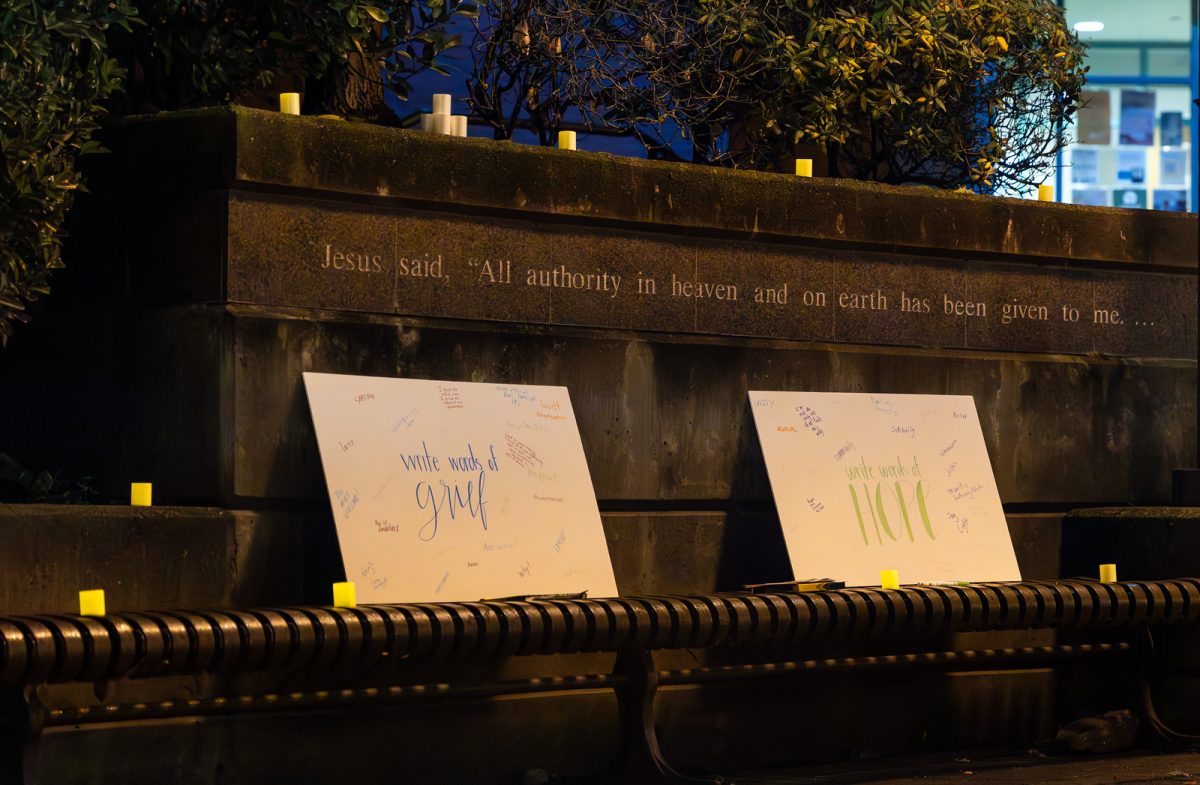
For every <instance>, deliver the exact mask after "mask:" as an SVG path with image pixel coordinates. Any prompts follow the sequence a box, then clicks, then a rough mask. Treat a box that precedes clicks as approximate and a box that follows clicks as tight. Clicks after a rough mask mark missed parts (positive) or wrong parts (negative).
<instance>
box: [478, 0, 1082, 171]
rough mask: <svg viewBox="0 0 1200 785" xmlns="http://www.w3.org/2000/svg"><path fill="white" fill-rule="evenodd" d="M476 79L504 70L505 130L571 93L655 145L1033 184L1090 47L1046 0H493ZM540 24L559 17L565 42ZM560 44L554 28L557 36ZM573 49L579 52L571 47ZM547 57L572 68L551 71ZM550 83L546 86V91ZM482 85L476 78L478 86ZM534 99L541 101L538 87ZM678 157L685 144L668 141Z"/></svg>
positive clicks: (703, 154) (734, 158)
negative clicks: (811, 154)
mask: <svg viewBox="0 0 1200 785" xmlns="http://www.w3.org/2000/svg"><path fill="white" fill-rule="evenodd" d="M488 7H489V9H491V8H492V7H495V8H496V9H497V11H498V13H499V16H500V18H501V19H502V20H503V21H504V24H503V25H501V26H499V27H496V28H495V31H493V33H492V34H491V36H490V37H489V36H487V35H482V36H477V43H476V47H475V54H476V65H475V68H476V73H475V75H474V76H473V80H472V82H470V83H469V86H473V85H479V84H488V85H491V86H492V87H493V88H495V86H496V84H497V82H496V80H495V79H494V75H495V74H497V73H500V74H501V75H512V74H518V75H519V74H537V75H538V78H537V79H536V80H533V82H532V86H533V87H537V88H538V89H535V90H531V89H530V81H529V80H528V79H526V81H522V80H521V79H509V81H508V82H499V84H500V85H501V86H503V85H505V84H508V85H512V86H513V87H512V92H513V95H510V96H509V97H508V103H507V104H503V102H502V101H499V100H496V99H495V98H492V100H491V106H490V107H489V106H487V105H485V103H484V102H483V101H481V100H480V99H479V98H478V97H476V98H475V100H474V103H475V104H476V107H477V110H478V109H483V110H490V112H491V114H492V115H493V116H495V117H499V118H505V113H504V112H501V111H497V110H496V108H495V107H497V106H501V105H503V106H504V107H505V108H506V111H507V112H508V115H507V118H506V119H505V120H504V121H505V122H507V123H508V124H509V125H510V126H511V125H513V124H515V122H516V117H517V115H518V114H519V113H521V112H526V113H527V114H528V116H529V117H530V118H531V120H532V122H533V124H534V125H535V126H536V125H538V122H537V117H536V111H537V109H538V107H542V106H545V105H546V102H545V101H544V100H542V99H541V98H539V96H541V95H542V94H543V93H544V89H543V88H542V87H539V86H544V85H546V84H556V85H558V87H557V89H558V91H559V95H558V97H557V100H558V101H559V103H560V104H565V105H567V106H570V107H574V108H577V109H579V110H580V111H582V112H583V115H584V117H585V118H586V119H587V120H588V121H589V122H590V123H592V124H598V125H605V126H609V127H613V128H616V129H619V130H623V131H627V132H631V133H634V134H636V135H637V136H638V137H639V138H641V139H642V140H643V142H644V143H645V144H646V146H647V149H648V151H649V152H650V153H651V155H656V156H659V157H670V154H669V153H668V152H666V151H677V150H678V149H679V148H680V146H681V145H680V142H681V140H682V141H683V142H684V143H686V145H687V146H690V150H691V155H690V156H689V157H690V158H691V159H692V160H693V161H698V162H702V163H716V164H725V165H732V166H744V167H753V168H767V169H770V168H787V165H788V164H789V163H790V160H791V158H793V157H795V155H796V152H797V146H798V145H804V146H807V147H809V148H813V147H815V148H818V149H819V150H820V151H823V152H824V154H825V156H826V157H827V160H828V170H829V173H830V174H831V175H832V176H843V177H854V178H859V179H868V180H878V181H883V182H893V183H901V182H916V183H925V184H930V185H937V186H943V187H954V186H968V187H971V188H974V189H976V190H980V191H991V190H994V189H997V188H1001V187H1003V188H1009V189H1014V190H1018V191H1020V190H1026V189H1028V188H1030V187H1032V186H1033V185H1036V184H1037V183H1039V182H1041V181H1042V179H1043V178H1044V174H1045V170H1046V168H1047V167H1048V166H1049V165H1050V164H1051V163H1052V162H1053V160H1054V157H1055V154H1056V153H1057V151H1058V149H1059V148H1060V147H1061V145H1062V143H1063V139H1062V137H1061V134H1060V129H1061V127H1062V125H1063V124H1064V123H1065V122H1066V121H1067V120H1068V119H1069V118H1070V116H1071V115H1072V114H1073V112H1074V111H1075V109H1076V107H1077V105H1078V102H1079V99H1080V94H1081V91H1082V87H1083V81H1084V74H1085V72H1086V70H1087V69H1086V68H1085V67H1084V66H1083V45H1082V44H1080V42H1079V40H1078V39H1077V38H1076V37H1075V36H1074V34H1072V33H1071V32H1070V31H1069V30H1068V29H1067V27H1066V24H1065V22H1064V19H1063V16H1062V11H1061V9H1059V8H1057V7H1056V6H1055V4H1054V3H1053V2H1051V0H765V2H764V0H655V1H654V2H647V0H607V1H606V2H604V3H596V2H594V0H552V2H537V3H530V2H528V1H527V0H488ZM529 31H553V36H554V38H553V41H554V42H555V47H554V49H553V53H552V54H553V56H552V54H551V53H550V50H548V49H547V47H546V46H545V45H544V44H543V45H541V46H538V45H537V44H538V41H539V38H538V36H537V35H533V36H532V38H533V45H532V46H528V45H527V46H525V47H524V48H521V47H514V46H513V45H512V43H511V40H513V39H514V38H520V39H524V38H529V37H530V35H529ZM548 40H549V39H548ZM560 51H562V52H570V55H571V56H570V57H567V58H564V57H562V56H559V54H558V53H559V52H560ZM548 68H556V69H559V70H561V71H563V72H564V73H563V74H562V75H561V76H560V77H559V78H557V79H555V80H552V79H550V78H549V77H548V76H546V75H545V72H546V70H547V69H548ZM539 90H540V92H539ZM472 92H473V95H474V93H475V92H476V91H475V90H473V91H472ZM535 98H536V100H534V99H535ZM673 154H674V155H676V156H677V155H678V153H677V152H674V153H673Z"/></svg>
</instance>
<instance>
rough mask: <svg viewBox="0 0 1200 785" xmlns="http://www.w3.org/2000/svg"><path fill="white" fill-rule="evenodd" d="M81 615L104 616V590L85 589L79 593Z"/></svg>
mask: <svg viewBox="0 0 1200 785" xmlns="http://www.w3.org/2000/svg"><path fill="white" fill-rule="evenodd" d="M79 615H80V616H103V615H104V589H85V590H84V591H81V592H79Z"/></svg>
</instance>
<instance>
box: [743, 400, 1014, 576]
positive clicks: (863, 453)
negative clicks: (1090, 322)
mask: <svg viewBox="0 0 1200 785" xmlns="http://www.w3.org/2000/svg"><path fill="white" fill-rule="evenodd" d="M750 407H751V411H752V412H753V413H754V424H755V426H756V428H757V430H758V438H759V443H760V444H761V445H762V451H763V456H764V458H765V459H766V463H767V474H768V476H769V477H770V480H771V490H772V492H773V494H774V496H775V506H776V507H777V508H778V510H779V519H780V522H781V524H782V525H783V535H784V540H785V541H786V543H787V549H788V556H789V558H790V559H791V563H792V570H793V573H794V575H793V577H794V578H796V579H797V580H802V579H805V578H817V577H828V578H832V579H834V580H844V581H845V582H846V584H847V585H848V586H871V585H874V586H878V585H879V583H880V572H881V571H882V570H885V569H896V570H899V572H900V582H901V583H941V582H951V581H971V582H984V581H1016V580H1020V579H1021V575H1020V571H1019V570H1018V568H1017V560H1016V556H1015V555H1014V553H1013V547H1012V539H1011V538H1010V537H1009V533H1008V524H1007V523H1006V521H1005V519H1004V510H1003V509H1002V508H1001V506H1000V494H999V493H998V492H997V490H996V480H995V477H994V476H993V475H992V466H991V463H990V462H989V461H988V454H987V448H986V446H985V445H984V442H983V432H982V431H981V430H980V427H979V416H978V415H977V414H976V412H975V401H974V400H973V399H972V398H971V397H970V396H964V395H872V394H863V393H814V392H751V393H750Z"/></svg>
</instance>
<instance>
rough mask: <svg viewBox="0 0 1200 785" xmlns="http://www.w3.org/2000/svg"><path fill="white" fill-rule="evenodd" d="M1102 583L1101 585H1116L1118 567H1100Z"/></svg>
mask: <svg viewBox="0 0 1200 785" xmlns="http://www.w3.org/2000/svg"><path fill="white" fill-rule="evenodd" d="M1100 582H1101V583H1116V582H1117V565H1115V564H1101V565H1100Z"/></svg>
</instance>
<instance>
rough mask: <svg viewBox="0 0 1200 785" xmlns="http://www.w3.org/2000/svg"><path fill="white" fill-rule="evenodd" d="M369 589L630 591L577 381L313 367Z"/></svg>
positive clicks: (350, 552)
mask: <svg viewBox="0 0 1200 785" xmlns="http://www.w3.org/2000/svg"><path fill="white" fill-rule="evenodd" d="M304 386H305V389H306V390H307V392H308V404H309V408H310V410H311V412H312V417H313V423H314V425H315V426H316V431H317V443H318V445H319V447H320V450H321V463H322V465H323V466H324V469H325V481H326V483H327V484H328V486H329V498H330V501H331V503H332V505H333V516H334V519H335V521H336V522H337V531H338V542H339V544H340V545H341V551H342V561H343V563H344V564H345V567H346V578H347V580H351V581H354V582H355V583H356V584H357V589H358V591H357V594H358V598H359V600H360V601H365V602H430V601H452V600H455V601H457V600H472V601H474V600H479V599H483V598H488V597H506V596H514V595H531V594H563V593H574V592H582V591H587V592H588V594H589V595H591V596H599V597H604V596H614V595H616V593H617V587H616V581H615V580H614V578H613V571H612V564H611V562H610V561H609V558H608V545H607V542H606V540H605V539H604V529H603V528H602V526H601V523H600V513H599V510H598V509H597V507H596V496H595V492H594V491H593V490H592V482H591V476H590V475H589V474H588V467H587V461H586V459H585V458H584V455H583V445H582V444H581V443H580V441H579V430H578V427H577V426H576V424H575V413H574V411H573V410H572V408H571V399H570V397H569V396H568V394H567V390H566V388H565V387H528V386H516V385H504V384H472V383H467V382H439V381H429V380H424V379H388V378H377V377H368V376H340V375H334V374H323V373H306V374H304Z"/></svg>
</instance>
